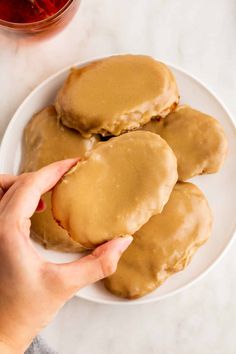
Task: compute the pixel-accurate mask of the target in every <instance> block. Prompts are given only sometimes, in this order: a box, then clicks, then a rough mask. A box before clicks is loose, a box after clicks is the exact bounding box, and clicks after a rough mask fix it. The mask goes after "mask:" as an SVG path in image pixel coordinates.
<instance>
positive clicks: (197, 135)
mask: <svg viewBox="0 0 236 354" xmlns="http://www.w3.org/2000/svg"><path fill="white" fill-rule="evenodd" d="M143 129H145V130H148V131H152V132H155V133H156V134H159V135H160V136H161V137H162V138H163V139H165V140H166V142H167V143H168V144H169V145H170V147H171V148H172V150H173V151H174V153H175V155H176V158H177V163H178V174H179V180H181V181H184V180H187V179H189V178H191V177H193V176H196V175H199V174H203V173H214V172H217V171H218V170H219V169H220V167H221V166H222V164H223V162H224V160H225V157H226V154H227V150H228V143H227V139H226V136H225V133H224V131H223V128H222V126H221V125H220V123H219V122H218V121H217V120H216V119H214V118H212V117H210V116H209V115H207V114H204V113H202V112H199V111H197V110H196V109H193V108H191V107H189V106H180V107H178V108H177V109H176V111H175V112H173V113H170V114H169V115H168V116H167V117H166V118H165V119H159V120H155V119H153V120H152V121H151V122H149V123H148V124H146V125H145V126H144V127H143Z"/></svg>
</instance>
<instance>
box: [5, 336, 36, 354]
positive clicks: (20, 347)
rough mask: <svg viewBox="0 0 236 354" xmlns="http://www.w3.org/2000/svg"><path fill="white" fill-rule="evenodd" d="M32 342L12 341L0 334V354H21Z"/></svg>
mask: <svg viewBox="0 0 236 354" xmlns="http://www.w3.org/2000/svg"><path fill="white" fill-rule="evenodd" d="M31 342H32V340H31V339H30V340H14V339H13V338H10V337H8V336H6V335H5V334H3V333H1V332H0V353H1V354H23V353H24V352H25V350H26V349H27V348H28V347H29V345H30V343H31Z"/></svg>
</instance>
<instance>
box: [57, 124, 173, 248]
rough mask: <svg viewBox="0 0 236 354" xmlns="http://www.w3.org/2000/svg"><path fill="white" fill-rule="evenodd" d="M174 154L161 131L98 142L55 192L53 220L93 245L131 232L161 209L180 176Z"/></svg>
mask: <svg viewBox="0 0 236 354" xmlns="http://www.w3.org/2000/svg"><path fill="white" fill-rule="evenodd" d="M177 178H178V177H177V166H176V158H175V156H174V154H173V152H172V150H171V149H170V148H169V146H168V145H167V143H166V142H165V141H164V140H163V139H162V138H161V137H159V136H158V135H156V134H153V133H150V132H144V131H135V132H130V133H127V134H123V135H121V136H119V137H115V138H111V139H110V140H108V141H106V142H102V143H99V144H97V145H96V146H95V148H94V149H93V150H92V151H91V152H90V153H89V154H88V155H87V156H86V157H85V159H84V161H82V162H79V163H78V164H77V166H75V167H74V168H72V170H71V171H69V172H68V173H67V174H66V175H65V176H64V177H63V178H62V179H61V181H60V182H59V183H58V184H57V185H56V186H55V187H54V189H53V191H52V210H53V215H54V217H55V219H56V220H57V221H58V223H59V224H60V225H61V226H62V227H63V228H65V229H66V230H67V231H68V232H69V234H70V236H71V237H72V239H73V240H75V241H76V242H78V243H80V244H81V245H82V246H84V247H87V248H94V247H95V246H96V245H99V244H101V243H103V242H105V241H108V240H111V239H113V238H116V237H119V236H124V235H132V234H133V233H134V232H135V231H137V230H138V229H139V228H140V227H141V226H142V225H143V224H145V223H146V222H147V221H148V219H149V218H150V217H151V216H152V215H154V214H157V213H160V212H161V211H162V209H163V207H164V205H165V203H166V202H167V201H168V199H169V195H170V193H171V191H172V188H173V186H174V185H175V183H176V180H177Z"/></svg>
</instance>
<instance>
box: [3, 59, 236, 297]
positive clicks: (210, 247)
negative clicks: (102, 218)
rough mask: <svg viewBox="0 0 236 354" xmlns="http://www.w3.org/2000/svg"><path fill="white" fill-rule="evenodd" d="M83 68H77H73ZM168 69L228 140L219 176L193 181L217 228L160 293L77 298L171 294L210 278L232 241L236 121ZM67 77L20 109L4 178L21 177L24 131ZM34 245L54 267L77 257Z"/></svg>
mask: <svg viewBox="0 0 236 354" xmlns="http://www.w3.org/2000/svg"><path fill="white" fill-rule="evenodd" d="M85 64H86V63H82V64H81V63H76V64H75V65H74V66H83V65H85ZM169 67H170V68H171V69H172V70H173V72H174V74H175V76H176V79H177V83H178V86H179V90H180V93H181V103H188V104H190V105H192V106H193V107H195V108H197V109H199V110H202V111H203V112H206V113H209V114H211V115H213V116H214V117H216V118H217V119H218V120H219V121H220V123H221V124H222V125H223V127H224V129H225V132H226V135H227V138H228V141H229V154H228V157H227V160H226V162H225V164H224V166H223V168H222V170H221V171H220V172H219V173H216V174H213V175H205V176H199V177H196V178H194V179H193V180H192V181H193V182H194V183H196V184H197V185H198V186H199V187H200V188H201V189H202V191H203V192H204V193H205V195H206V196H207V198H208V200H209V203H210V206H211V209H212V211H213V215H214V227H213V232H212V235H211V238H210V239H209V241H208V242H207V243H206V244H205V245H204V246H203V247H201V249H200V250H199V251H198V252H197V253H196V255H195V256H194V258H193V260H192V262H191V264H190V265H189V266H188V267H187V269H185V270H184V271H182V272H180V273H177V274H176V275H174V276H172V277H171V278H169V279H168V280H167V281H166V282H165V283H164V284H163V285H162V286H161V287H160V288H158V289H157V290H155V291H154V292H152V293H151V294H149V295H147V296H145V297H143V298H141V299H137V300H132V301H131V300H123V299H119V298H118V297H116V296H113V295H112V294H110V293H109V292H108V291H106V290H105V289H104V287H103V285H102V283H101V282H100V283H97V284H95V285H91V286H89V287H87V288H84V289H82V290H81V291H80V292H79V293H78V296H80V297H82V298H84V299H88V300H91V301H95V302H100V303H106V304H140V303H145V302H151V301H154V300H159V299H161V298H164V297H167V296H169V295H173V294H175V293H176V292H178V291H180V290H182V289H183V288H185V287H186V286H187V285H190V284H192V283H193V282H194V281H196V280H197V279H200V277H201V276H203V274H206V272H207V271H208V270H209V269H210V268H212V266H213V265H214V264H216V261H218V260H219V259H220V257H221V256H222V255H223V253H224V251H225V250H226V248H227V247H228V246H229V244H230V242H231V241H232V239H233V235H234V231H235V228H236V217H235V202H236V131H235V127H234V124H233V121H232V119H231V117H230V114H229V112H228V111H227V109H226V108H225V107H224V105H223V104H222V102H220V101H219V99H217V98H216V96H215V95H214V94H213V93H212V92H211V91H209V90H208V89H207V88H206V87H205V86H204V85H203V84H202V83H200V82H199V81H198V80H197V79H195V78H193V77H192V76H191V75H189V74H187V73H186V72H184V71H183V70H180V69H178V68H176V67H174V66H172V65H169ZM68 72H69V68H66V69H64V70H62V71H60V72H58V73H57V74H55V75H53V76H51V77H49V78H48V79H47V80H46V81H44V82H43V83H42V84H41V85H39V86H38V87H37V88H36V89H35V90H34V91H33V92H32V93H31V94H30V95H29V96H28V97H27V98H26V99H25V101H24V102H23V103H22V104H21V106H20V107H19V108H18V110H17V111H16V113H15V115H14V116H13V118H12V120H11V122H10V124H9V126H8V128H7V131H6V133H5V135H4V138H3V141H2V146H1V150H0V173H13V174H17V172H18V168H19V162H20V159H21V141H22V133H23V130H24V127H25V125H26V124H27V122H28V121H29V120H30V118H31V117H32V115H33V114H34V113H35V112H37V111H39V110H40V109H42V108H43V107H45V106H46V105H48V104H50V103H52V102H53V101H54V98H55V95H56V93H57V91H58V89H59V87H60V86H61V85H62V83H63V81H64V80H65V78H66V76H67V75H68ZM35 246H36V247H37V249H38V251H39V252H40V253H41V254H43V255H44V256H45V258H47V259H48V260H50V261H53V262H58V263H59V262H68V261H70V260H74V259H76V258H78V255H71V254H64V253H59V252H54V251H48V250H45V249H43V248H42V247H41V246H39V245H37V244H35Z"/></svg>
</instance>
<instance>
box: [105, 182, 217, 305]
mask: <svg viewBox="0 0 236 354" xmlns="http://www.w3.org/2000/svg"><path fill="white" fill-rule="evenodd" d="M211 226H212V214H211V211H210V209H209V206H208V203H207V200H206V198H205V197H204V195H203V193H202V192H201V191H200V190H199V189H198V188H197V187H196V186H195V185H194V184H191V183H177V184H176V186H175V187H174V189H173V192H172V194H171V196H170V199H169V201H168V203H167V204H166V205H165V207H164V209H163V212H162V213H161V214H158V215H155V216H153V217H152V218H151V219H150V220H149V221H148V222H147V223H146V224H145V225H144V226H143V227H142V228H141V229H140V230H138V231H137V232H136V233H135V234H134V240H133V242H132V244H131V245H130V246H129V248H128V249H127V250H126V251H125V252H124V254H123V255H122V257H121V259H120V261H119V263H118V268H117V270H116V272H115V273H114V274H113V275H111V276H110V277H108V278H107V279H105V286H106V288H107V289H108V290H109V291H111V292H112V293H114V294H115V295H118V296H121V297H124V298H129V299H135V298H138V297H141V296H144V295H145V294H147V293H149V292H151V291H153V290H154V289H156V288H157V287H158V286H160V285H161V284H162V283H163V282H164V281H165V280H166V279H167V278H168V277H170V276H171V275H172V274H174V273H175V272H179V271H181V270H182V269H184V268H185V267H186V266H187V265H188V263H189V262H190V260H191V258H192V257H193V255H194V253H195V252H196V251H197V249H198V248H199V247H200V246H201V245H202V244H203V243H205V242H206V241H207V239H208V238H209V236H210V232H211Z"/></svg>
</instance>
